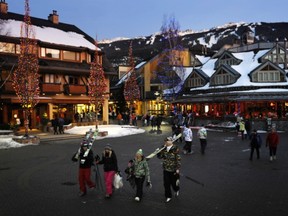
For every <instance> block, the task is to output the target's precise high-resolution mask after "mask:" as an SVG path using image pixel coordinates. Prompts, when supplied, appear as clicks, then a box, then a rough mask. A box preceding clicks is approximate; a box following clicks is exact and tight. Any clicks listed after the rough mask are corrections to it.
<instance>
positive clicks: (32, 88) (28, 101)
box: [12, 0, 40, 137]
mask: <svg viewBox="0 0 288 216" xmlns="http://www.w3.org/2000/svg"><path fill="white" fill-rule="evenodd" d="M20 35H21V38H20V55H19V57H18V66H17V69H16V70H15V71H14V73H13V80H12V82H13V87H14V89H15V92H16V94H17V96H18V98H19V100H20V103H21V105H22V109H23V115H24V126H25V135H24V136H25V137H28V127H29V116H30V115H31V112H32V110H33V108H34V107H35V106H36V104H37V103H38V102H39V92H40V91H39V74H38V69H39V65H38V56H37V41H36V40H35V35H34V32H33V29H32V25H31V19H30V9H29V0H25V16H24V22H23V23H22V25H21V32H20Z"/></svg>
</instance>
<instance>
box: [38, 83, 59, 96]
mask: <svg viewBox="0 0 288 216" xmlns="http://www.w3.org/2000/svg"><path fill="white" fill-rule="evenodd" d="M41 92H42V93H45V94H60V93H62V92H63V90H62V85H61V83H42V85H41Z"/></svg>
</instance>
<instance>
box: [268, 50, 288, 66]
mask: <svg viewBox="0 0 288 216" xmlns="http://www.w3.org/2000/svg"><path fill="white" fill-rule="evenodd" d="M264 59H266V60H269V61H271V62H273V63H284V59H285V52H284V51H283V50H282V49H278V52H277V51H276V49H275V50H273V52H271V53H270V54H268V55H267V56H265V58H264ZM277 61H278V62H277Z"/></svg>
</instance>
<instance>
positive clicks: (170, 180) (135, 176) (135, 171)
mask: <svg viewBox="0 0 288 216" xmlns="http://www.w3.org/2000/svg"><path fill="white" fill-rule="evenodd" d="M90 145H91V142H90ZM156 155H157V158H159V159H161V160H162V164H163V165H162V166H163V179H164V189H165V202H166V203H168V202H170V201H171V199H172V190H173V191H174V195H175V197H177V196H179V189H180V187H179V181H178V180H179V175H180V167H181V162H180V161H181V157H180V153H179V148H178V146H177V145H174V144H173V138H172V137H167V138H166V139H165V140H164V145H163V146H162V147H161V148H160V151H158V152H157V154H156ZM72 160H73V161H79V173H78V180H79V188H80V192H79V196H85V195H86V193H87V187H88V188H92V189H93V188H95V183H94V182H93V181H92V180H91V177H90V176H91V167H92V166H93V164H94V162H95V163H96V164H100V165H103V169H104V182H105V188H106V189H105V190H106V194H105V198H107V199H108V198H111V196H112V194H113V179H114V176H115V174H116V173H117V172H119V169H118V164H117V157H116V154H115V152H114V150H113V149H112V147H111V145H110V144H107V145H106V146H105V148H104V151H103V152H102V157H99V156H96V157H94V156H93V151H92V149H91V146H89V141H88V140H83V141H82V143H81V147H80V148H79V150H78V151H77V152H76V153H75V154H74V155H73V157H72ZM125 173H126V174H127V180H128V176H129V181H130V183H131V186H133V187H136V194H135V197H134V199H135V201H136V202H140V201H141V200H142V197H143V187H144V183H145V180H146V186H149V187H152V184H151V179H150V169H149V165H148V158H146V157H145V156H144V153H143V150H142V149H139V150H138V151H137V152H136V153H135V156H134V159H132V160H130V161H129V162H128V165H127V168H126V169H125Z"/></svg>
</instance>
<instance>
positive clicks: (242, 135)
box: [239, 120, 245, 140]
mask: <svg viewBox="0 0 288 216" xmlns="http://www.w3.org/2000/svg"><path fill="white" fill-rule="evenodd" d="M239 131H240V133H241V139H242V140H244V131H245V124H244V121H243V120H241V121H240V122H239Z"/></svg>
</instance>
